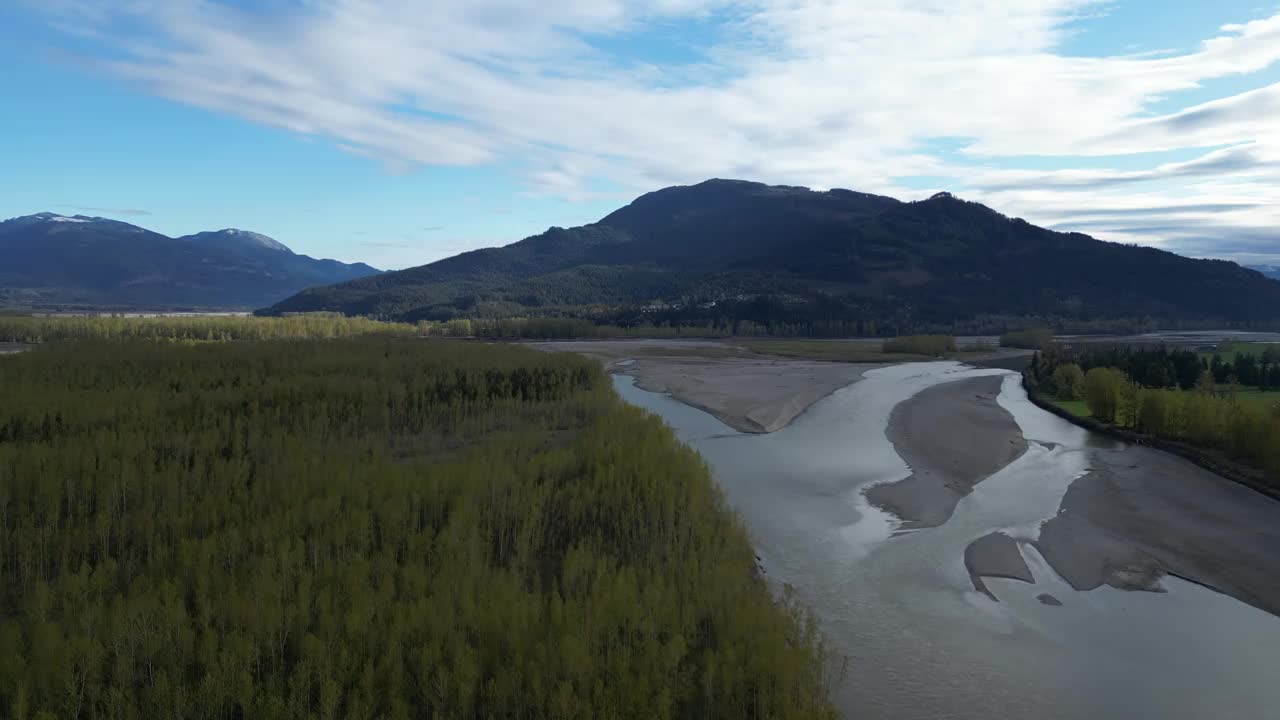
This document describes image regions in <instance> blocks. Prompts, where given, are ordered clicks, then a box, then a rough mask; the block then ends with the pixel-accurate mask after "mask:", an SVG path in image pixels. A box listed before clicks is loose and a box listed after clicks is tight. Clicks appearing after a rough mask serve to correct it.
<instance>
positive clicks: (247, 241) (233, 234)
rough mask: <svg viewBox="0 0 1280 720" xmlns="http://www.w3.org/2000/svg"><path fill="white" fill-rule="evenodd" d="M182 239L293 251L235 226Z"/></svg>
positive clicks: (272, 240)
mask: <svg viewBox="0 0 1280 720" xmlns="http://www.w3.org/2000/svg"><path fill="white" fill-rule="evenodd" d="M182 239H184V240H189V241H194V242H205V243H217V244H221V245H224V246H233V247H235V246H238V247H242V248H260V249H264V250H275V251H276V252H283V253H289V254H292V253H293V251H292V250H290V249H289V248H288V247H287V246H285V245H284V244H283V243H281V242H279V241H277V240H274V239H272V238H269V237H267V236H266V235H263V234H261V233H256V232H250V231H248V230H237V229H236V228H226V229H225V230H217V231H214V232H202V233H197V234H195V235H189V236H187V237H185V238H182Z"/></svg>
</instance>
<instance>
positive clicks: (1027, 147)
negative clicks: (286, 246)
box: [42, 0, 1280, 259]
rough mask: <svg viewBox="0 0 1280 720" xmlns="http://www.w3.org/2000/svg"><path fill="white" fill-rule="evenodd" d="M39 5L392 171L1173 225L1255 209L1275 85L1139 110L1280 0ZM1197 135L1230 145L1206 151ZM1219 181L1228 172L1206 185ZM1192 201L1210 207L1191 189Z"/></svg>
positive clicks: (1272, 122)
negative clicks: (1183, 41)
mask: <svg viewBox="0 0 1280 720" xmlns="http://www.w3.org/2000/svg"><path fill="white" fill-rule="evenodd" d="M42 7H44V8H45V9H46V11H48V12H50V13H52V15H51V16H52V17H55V18H58V19H59V21H61V22H64V23H65V25H64V26H65V27H68V28H74V31H75V32H79V33H82V34H87V35H90V36H94V37H97V38H98V41H99V42H101V43H103V44H104V45H106V46H107V47H108V49H109V50H110V52H109V53H107V54H105V55H104V58H103V60H102V61H101V62H102V64H103V65H104V66H105V67H106V68H107V69H109V70H110V71H111V72H113V73H115V74H116V75H118V76H120V77H122V78H124V79H126V80H128V81H131V82H134V83H138V84H140V85H141V86H143V87H145V88H147V89H148V90H149V91H151V92H153V93H156V94H159V95H162V96H165V97H169V98H172V99H174V100H177V101H180V102H184V103H188V104H191V105H195V106H198V107H202V108H207V109H209V110H213V111H217V112H221V113H227V114H231V115H235V116H239V117H242V118H245V119H248V120H251V121H253V122H258V123H263V124H267V125H271V126H274V127H278V128H282V129H285V130H288V131H291V132H296V133H301V134H305V135H310V136H318V137H324V138H327V139H329V140H330V141H332V142H333V143H334V144H336V145H338V146H340V147H343V148H344V149H348V150H349V151H351V152H356V153H360V154H363V155H367V156H370V157H373V158H377V159H379V160H381V161H383V162H386V163H388V164H389V165H390V166H393V167H398V168H403V167H413V166H418V165H479V164H485V163H492V162H496V161H499V160H505V161H516V162H518V163H520V164H521V165H522V166H524V167H527V168H528V175H527V180H528V182H529V184H530V192H531V193H534V194H537V193H544V194H556V195H561V196H565V197H569V198H575V199H577V198H597V197H601V196H602V195H601V193H600V192H599V191H594V190H592V188H593V187H596V186H597V184H598V183H599V182H601V181H603V182H605V183H607V184H608V185H609V186H610V187H613V188H624V189H626V190H627V191H631V192H637V191H643V190H649V189H654V188H656V187H659V186H662V185H666V184H671V183H679V182H690V181H697V180H701V179H705V178H706V177H711V176H734V177H747V178H751V179H759V180H763V181H767V182H781V183H791V184H807V185H813V186H821V187H832V186H846V187H854V188H857V189H860V190H865V191H871V192H884V193H893V194H899V195H901V194H904V193H905V191H903V190H902V189H901V188H900V187H898V186H897V184H896V183H895V180H894V178H899V177H903V176H910V175H929V176H940V177H944V178H950V179H951V180H950V184H951V185H952V187H953V188H955V189H960V190H961V191H962V192H968V193H970V194H972V195H974V196H976V197H978V198H981V199H984V200H988V201H990V202H993V203H995V204H997V207H998V208H999V209H1001V210H1004V211H1006V212H1008V213H1009V214H1025V215H1026V216H1027V217H1028V219H1031V220H1033V221H1037V220H1042V221H1061V222H1064V223H1068V224H1069V223H1070V222H1071V221H1072V219H1073V218H1074V219H1079V220H1080V221H1081V222H1086V221H1088V222H1099V223H1101V222H1102V221H1101V220H1099V219H1098V218H1093V219H1092V220H1090V217H1091V216H1089V215H1087V214H1082V213H1080V212H1078V210H1077V211H1071V210H1070V209H1071V208H1077V209H1078V208H1099V209H1104V210H1111V211H1115V212H1117V213H1118V212H1120V211H1121V210H1125V209H1126V208H1129V209H1132V207H1136V206H1133V203H1155V204H1154V205H1148V206H1147V207H1148V210H1147V212H1148V215H1147V217H1151V214H1150V213H1151V211H1150V210H1149V208H1152V207H1158V208H1169V210H1168V212H1167V213H1165V214H1164V215H1162V216H1161V217H1163V218H1164V219H1165V220H1168V221H1170V222H1160V223H1155V222H1148V223H1145V225H1143V226H1142V227H1145V228H1147V229H1148V230H1152V229H1154V228H1160V227H1166V228H1167V227H1171V221H1172V220H1176V219H1182V220H1186V219H1187V213H1184V212H1179V211H1178V210H1177V208H1179V207H1183V206H1187V207H1197V208H1199V210H1197V211H1195V212H1196V213H1198V214H1197V215H1195V218H1196V219H1197V220H1199V221H1203V222H1200V223H1199V224H1198V225H1196V232H1201V231H1204V232H1218V231H1221V232H1228V231H1232V230H1236V229H1238V228H1242V227H1244V228H1247V229H1248V232H1250V233H1253V232H1254V231H1255V230H1256V229H1257V228H1259V227H1265V223H1267V222H1272V221H1274V220H1276V219H1277V218H1275V217H1274V213H1273V212H1272V211H1270V210H1269V207H1270V206H1274V204H1275V193H1274V191H1273V190H1272V189H1271V188H1274V187H1277V185H1276V184H1275V182H1274V181H1275V180H1276V179H1277V175H1276V173H1277V164H1276V161H1277V158H1278V157H1280V122H1278V120H1280V85H1272V86H1269V87H1263V88H1260V89H1257V90H1254V91H1252V92H1246V93H1241V94H1237V95H1233V96H1229V97H1224V98H1220V99H1218V100H1215V101H1212V102H1208V103H1204V104H1201V105H1198V106H1196V107H1192V108H1186V109H1184V110H1181V111H1178V112H1173V113H1167V114H1163V115H1153V114H1152V113H1151V112H1150V108H1151V107H1153V105H1154V103H1155V102H1156V101H1158V100H1161V99H1164V98H1169V97H1171V96H1172V97H1176V93H1178V92H1180V91H1187V90H1192V89H1196V88H1199V87H1201V86H1202V84H1203V83H1205V82H1206V81H1210V80H1214V79H1219V78H1227V77H1232V76H1247V75H1250V74H1252V73H1257V72H1258V71H1260V70H1263V69H1265V68H1268V67H1270V66H1271V65H1272V64H1274V63H1276V62H1277V61H1278V60H1280V15H1276V16H1273V17H1270V18H1264V19H1258V20H1252V21H1247V22H1240V23H1235V24H1231V25H1226V26H1224V27H1222V28H1220V29H1217V30H1214V29H1212V28H1206V32H1205V36H1206V37H1207V39H1206V40H1205V41H1204V42H1202V43H1201V44H1200V45H1199V47H1197V48H1196V49H1195V50H1194V51H1191V52H1184V53H1154V54H1153V53H1146V54H1140V55H1133V54H1130V55H1122V56H1115V57H1077V56H1069V55H1066V54H1064V53H1063V52H1062V51H1061V50H1060V48H1061V46H1062V43H1063V41H1064V40H1065V39H1066V38H1067V37H1069V36H1070V35H1071V33H1073V32H1075V31H1077V30H1078V28H1079V23H1081V22H1086V23H1087V22H1100V21H1099V20H1097V19H1096V18H1097V16H1098V15H1100V14H1104V13H1105V12H1106V9H1107V6H1106V3H1102V2H1098V1H1096V0H860V1H859V2H856V3H855V2H849V1H848V0H746V1H745V2H736V3H730V2H727V1H726V0H660V1H658V2H644V0H563V1H561V2H551V3H544V2H532V1H530V0H305V1H304V2H301V3H297V4H293V3H288V4H286V3H279V4H277V3H270V4H265V5H264V6H263V7H261V8H257V9H253V10H245V9H237V8H233V7H232V6H229V5H225V4H223V3H220V2H214V1H213V0H121V1H120V2H118V3H114V4H112V5H110V7H109V9H104V5H103V4H101V3H96V2H92V1H91V0H57V2H56V3H44V4H42ZM712 13H714V15H709V14H712ZM697 18H701V19H704V20H706V19H707V18H711V19H713V20H714V21H715V22H716V23H717V24H718V29H717V31H716V32H715V33H709V34H708V36H707V41H706V43H705V44H704V46H703V47H702V48H701V50H702V51H703V53H704V55H703V57H702V59H701V60H699V61H698V62H696V63H694V64H692V65H690V64H686V65H682V66H678V67H673V66H663V65H660V64H656V63H652V62H643V61H642V60H643V59H642V60H635V59H628V58H625V57H619V56H617V55H613V54H610V52H609V51H607V50H605V49H602V48H608V47H610V44H611V43H610V41H611V40H612V39H616V38H619V37H624V36H629V35H632V34H636V33H644V32H646V31H649V32H657V31H656V30H655V28H665V27H667V25H666V23H668V22H671V21H682V20H689V19H697ZM1151 21H1152V22H1153V23H1155V22H1159V18H1158V17H1152V19H1151ZM937 138H963V139H964V140H963V143H964V146H963V147H962V152H961V153H960V154H959V156H958V158H957V156H954V155H952V156H943V155H941V154H938V153H935V152H931V151H930V144H929V143H930V141H931V140H934V139H937ZM1221 146H1230V147H1227V148H1225V149H1218V150H1211V149H1212V148H1214V147H1219V148H1220V147H1221ZM1186 148H1204V149H1205V151H1204V153H1205V154H1204V155H1203V156H1202V157H1200V158H1197V159H1195V160H1192V161H1189V162H1183V163H1172V164H1168V163H1167V164H1163V165H1158V166H1153V167H1149V168H1147V169H1144V170H1130V171H1125V172H1116V171H1111V170H1107V169H1106V163H1105V157H1104V156H1107V155H1113V154H1120V153H1126V154H1128V153H1143V152H1154V151H1167V150H1176V149H1186ZM1024 155H1037V156H1055V155H1061V156H1075V157H1079V156H1098V158H1099V163H1098V168H1097V169H1086V170H1070V171H1066V170H1063V171H1057V172H1043V171H1036V172H1028V171H1009V170H990V169H987V167H986V166H987V165H989V164H991V163H992V162H993V161H994V160H995V159H997V158H1012V160H1008V161H1006V163H1005V164H1008V163H1009V162H1016V158H1017V157H1018V156H1024ZM1262 179H1266V181H1267V182H1266V183H1265V184H1264V183H1262V182H1261V180H1262ZM1161 183H1164V184H1166V185H1167V184H1168V183H1178V184H1177V186H1176V188H1174V187H1161V186H1160V184H1161ZM1223 183H1233V184H1232V185H1230V188H1231V189H1230V190H1229V191H1228V190H1226V189H1224V188H1225V187H1227V186H1223V185H1222V184H1223ZM1151 184H1155V185H1156V186H1157V187H1155V188H1154V189H1151V188H1149V189H1146V190H1144V189H1143V186H1144V185H1151ZM965 188H968V190H965ZM614 192H616V191H613V190H611V191H609V193H606V194H605V195H606V196H607V195H610V194H613V193H614ZM907 194H909V193H907ZM1001 204H1005V205H1003V206H1002V205H1001ZM1241 204H1243V205H1247V207H1234V205H1241ZM1215 205H1219V206H1222V205H1233V207H1231V208H1222V207H1219V208H1217V209H1208V208H1211V206H1215ZM1138 209H1141V208H1138ZM1110 217H1112V218H1113V220H1114V222H1113V223H1112V224H1111V225H1105V224H1099V225H1095V226H1091V228H1092V229H1093V230H1094V231H1097V232H1098V233H1099V234H1100V235H1103V236H1108V235H1110V236H1112V237H1118V238H1123V239H1136V240H1141V241H1144V242H1164V243H1166V244H1172V243H1176V241H1177V240H1178V238H1179V237H1184V235H1179V234H1176V233H1173V232H1169V231H1167V230H1166V231H1161V232H1154V231H1153V232H1146V233H1143V232H1140V231H1138V230H1135V228H1138V227H1139V226H1138V225H1136V224H1134V223H1129V224H1128V225H1122V224H1121V223H1120V222H1119V221H1118V220H1115V219H1116V218H1118V217H1119V216H1118V215H1115V214H1113V215H1111V216H1110ZM1215 218H1217V219H1218V220H1217V221H1214V220H1213V219H1215ZM1246 221H1247V222H1246ZM1214 222H1216V223H1217V224H1214ZM1273 226H1274V225H1273ZM1205 228H1208V229H1207V230H1205ZM1237 234H1239V233H1237ZM1275 252H1276V254H1277V255H1278V256H1280V250H1276V251H1275ZM1277 259H1280V257H1278V258H1277Z"/></svg>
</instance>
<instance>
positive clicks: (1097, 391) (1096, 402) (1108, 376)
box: [1084, 368, 1129, 423]
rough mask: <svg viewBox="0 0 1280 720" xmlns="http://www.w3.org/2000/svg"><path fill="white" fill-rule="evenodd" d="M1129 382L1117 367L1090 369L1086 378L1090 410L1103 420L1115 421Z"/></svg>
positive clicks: (1085, 395)
mask: <svg viewBox="0 0 1280 720" xmlns="http://www.w3.org/2000/svg"><path fill="white" fill-rule="evenodd" d="M1128 382H1129V380H1128V378H1126V377H1125V374H1124V373H1122V372H1120V371H1119V370H1116V369H1115V368H1093V369H1092V370H1090V371H1089V373H1088V374H1087V375H1085V379H1084V399H1085V402H1086V403H1088V405H1089V412H1090V413H1092V414H1093V416H1094V417H1095V418H1097V419H1099V420H1101V421H1102V422H1109V423H1114V422H1115V421H1116V415H1117V413H1118V412H1119V410H1120V398H1121V397H1122V395H1123V394H1124V389H1125V385H1127V384H1128Z"/></svg>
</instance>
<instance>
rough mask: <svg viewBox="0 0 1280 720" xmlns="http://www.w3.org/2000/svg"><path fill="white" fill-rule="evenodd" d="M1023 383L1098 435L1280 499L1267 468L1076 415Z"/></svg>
mask: <svg viewBox="0 0 1280 720" xmlns="http://www.w3.org/2000/svg"><path fill="white" fill-rule="evenodd" d="M1022 386H1023V388H1024V389H1025V390H1026V391H1027V398H1028V399H1029V400H1030V401H1031V402H1032V403H1034V404H1035V405H1036V406H1037V407H1039V408H1040V409H1041V410H1045V411H1047V412H1051V413H1053V414H1054V415H1057V416H1058V417H1060V418H1062V419H1064V420H1066V421H1068V422H1071V423H1073V424H1075V425H1079V426H1080V427H1082V428H1084V429H1086V430H1088V431H1090V432H1094V433H1098V434H1099V435H1105V436H1107V437H1110V438H1113V439H1115V440H1119V441H1120V442H1124V443H1129V444H1132V445H1142V446H1145V447H1151V448H1155V449H1157V450H1163V451H1164V452H1167V453H1171V454H1173V455H1177V456H1178V457H1181V458H1183V459H1185V460H1187V461H1189V462H1191V463H1193V464H1195V465H1198V466H1199V467H1201V468H1203V469H1205V470H1208V471H1209V472H1211V473H1214V474H1217V475H1220V476H1222V477H1224V478H1226V479H1228V480H1231V481H1233V482H1237V483H1240V484H1241V485H1244V486H1245V487H1248V488H1250V489H1251V490H1253V491H1255V492H1258V493H1261V494H1263V495H1266V496H1267V497H1269V498H1271V499H1272V500H1280V487H1277V484H1276V482H1275V481H1274V479H1272V478H1271V477H1270V476H1269V475H1268V474H1267V473H1266V471H1264V470H1261V469H1259V468H1256V467H1252V466H1250V465H1246V464H1244V463H1241V462H1239V461H1236V460H1233V459H1231V458H1230V457H1228V456H1227V455H1226V453H1223V452H1220V451H1216V450H1207V449H1205V448H1198V447H1194V446H1192V445H1188V444H1186V443H1181V442H1177V441H1174V440H1162V439H1160V438H1154V437H1150V436H1148V435H1143V434H1141V433H1137V432H1133V431H1132V430H1126V429H1124V428H1119V427H1116V426H1115V425H1110V424H1108V423H1104V422H1099V421H1098V420H1094V419H1093V418H1091V417H1082V416H1080V415H1076V414H1075V413H1073V412H1071V411H1070V410H1068V409H1066V408H1064V407H1062V406H1061V405H1058V404H1057V403H1054V402H1050V401H1049V400H1047V399H1045V398H1044V397H1042V396H1041V395H1040V393H1039V392H1037V391H1035V390H1033V389H1032V388H1031V387H1030V386H1029V384H1028V383H1027V377H1026V375H1025V374H1024V375H1023V376H1022Z"/></svg>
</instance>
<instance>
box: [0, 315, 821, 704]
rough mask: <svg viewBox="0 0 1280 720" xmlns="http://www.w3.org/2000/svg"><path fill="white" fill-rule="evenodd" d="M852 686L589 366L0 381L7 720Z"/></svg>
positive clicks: (113, 361)
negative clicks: (844, 681)
mask: <svg viewBox="0 0 1280 720" xmlns="http://www.w3.org/2000/svg"><path fill="white" fill-rule="evenodd" d="M839 665H840V663H838V662H833V661H831V659H829V658H826V657H825V656H824V651H823V650H822V647H821V645H820V640H819V638H818V637H817V634H816V632H815V630H814V626H813V623H812V622H811V621H809V620H808V619H806V616H805V615H804V613H802V612H801V610H800V609H799V608H798V607H797V606H796V604H795V603H794V602H792V601H791V600H790V599H788V598H786V597H784V598H782V599H781V600H775V598H774V597H773V596H772V595H771V593H770V592H769V590H768V589H767V587H766V585H765V582H764V581H763V580H762V579H761V578H760V577H759V575H758V574H757V572H756V569H755V564H754V557H753V554H752V549H751V547H750V546H749V544H748V541H747V539H746V536H745V533H744V531H743V529H742V528H741V526H740V525H739V524H738V522H737V521H736V520H735V518H734V517H733V516H732V515H731V514H730V513H729V512H728V511H727V510H726V508H725V505H724V502H723V500H722V498H721V497H720V495H719V493H718V492H717V490H716V488H715V486H714V485H713V483H712V481H711V479H710V477H709V474H708V471H707V469H706V467H705V466H704V465H703V464H702V463H701V462H700V460H699V459H698V458H697V456H696V455H695V454H694V453H693V451H691V450H689V449H687V448H686V447H685V446H683V445H682V444H681V443H679V442H678V441H677V440H676V439H675V438H674V437H673V435H672V434H671V433H670V432H669V431H668V430H667V429H666V428H665V427H664V426H663V425H662V424H661V422H660V421H659V420H657V419H656V418H654V417H652V416H650V415H647V414H646V413H644V412H642V411H639V410H637V409H634V408H631V407H629V406H627V405H625V404H624V403H623V402H622V401H621V400H620V399H619V398H618V397H617V395H616V394H615V393H613V391H612V388H611V386H610V383H609V381H608V379H607V377H606V376H605V375H604V374H603V373H602V371H601V370H600V369H599V368H598V367H597V366H596V365H595V364H593V363H592V362H591V361H588V360H586V359H582V358H578V357H576V356H570V355H552V354H543V353H538V352H535V351H533V350H528V349H524V348H518V347H511V346H496V345H478V344H463V343H423V342H417V341H410V340H401V339H394V338H363V339H350V340H332V341H327V342H318V341H303V340H281V341H245V342H238V343H199V344H188V343H173V342H153V341H143V340H128V341H86V342H69V343H53V344H49V345H45V346H43V347H41V348H39V349H37V350H36V351H34V352H29V353H24V354H21V355H17V356H13V357H7V358H4V359H0V715H3V716H6V717H13V718H20V719H26V718H161V717H180V718H223V719H231V718H411V717H412V718H417V717H431V718H499V717H509V718H516V717H520V718H582V719H584V720H585V719H588V718H646V719H648V718H694V717H697V718H815V717H820V718H827V717H832V716H833V713H832V711H831V709H830V707H829V705H828V703H827V697H828V694H829V691H830V689H831V687H832V684H833V682H835V681H836V679H837V677H838V675H839Z"/></svg>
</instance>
